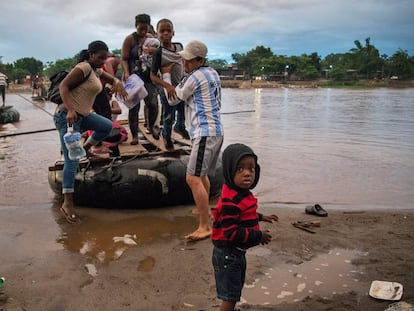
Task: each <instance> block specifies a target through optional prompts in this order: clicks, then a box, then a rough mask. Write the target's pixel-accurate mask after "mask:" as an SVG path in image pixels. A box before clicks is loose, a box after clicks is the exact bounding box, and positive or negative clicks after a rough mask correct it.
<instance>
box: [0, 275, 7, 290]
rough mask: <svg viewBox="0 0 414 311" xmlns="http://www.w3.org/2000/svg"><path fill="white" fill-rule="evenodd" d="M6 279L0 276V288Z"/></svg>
mask: <svg viewBox="0 0 414 311" xmlns="http://www.w3.org/2000/svg"><path fill="white" fill-rule="evenodd" d="M5 281H6V279H5V278H4V277H1V278H0V288H1V287H2V286H3V283H4V282H5Z"/></svg>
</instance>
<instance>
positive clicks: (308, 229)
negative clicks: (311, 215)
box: [292, 222, 316, 233]
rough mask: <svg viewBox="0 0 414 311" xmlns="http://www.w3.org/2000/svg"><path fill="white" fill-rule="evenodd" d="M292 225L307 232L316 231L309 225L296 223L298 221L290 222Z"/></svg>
mask: <svg viewBox="0 0 414 311" xmlns="http://www.w3.org/2000/svg"><path fill="white" fill-rule="evenodd" d="M292 226H293V227H295V228H298V229H301V230H303V231H307V232H309V233H316V232H315V231H313V230H312V229H310V228H309V227H305V226H303V225H301V224H300V223H298V222H292Z"/></svg>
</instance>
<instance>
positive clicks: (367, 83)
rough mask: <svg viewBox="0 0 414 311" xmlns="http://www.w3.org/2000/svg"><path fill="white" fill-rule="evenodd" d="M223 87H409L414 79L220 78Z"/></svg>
mask: <svg viewBox="0 0 414 311" xmlns="http://www.w3.org/2000/svg"><path fill="white" fill-rule="evenodd" d="M221 85H222V87H223V88H239V89H249V88H318V87H323V88H327V87H329V88H374V87H392V88H411V87H414V81H395V80H383V81H375V80H360V81H343V82H342V81H327V80H314V81H265V80H253V81H250V80H221Z"/></svg>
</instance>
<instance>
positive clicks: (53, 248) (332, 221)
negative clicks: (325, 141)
mask: <svg viewBox="0 0 414 311" xmlns="http://www.w3.org/2000/svg"><path fill="white" fill-rule="evenodd" d="M57 206H58V205H57V203H55V204H53V205H52V206H45V205H39V206H32V207H28V208H26V209H23V208H21V207H19V208H16V207H4V206H3V207H1V208H0V236H1V244H2V247H1V256H0V258H1V260H0V261H1V265H0V275H1V276H4V277H6V282H5V284H4V286H3V287H2V288H1V289H0V293H1V294H0V309H1V310H218V309H219V304H220V301H218V300H217V299H216V298H215V286H214V276H213V271H212V266H211V251H212V245H211V242H210V241H209V240H204V241H200V242H197V243H187V242H186V241H185V240H184V239H183V236H184V235H185V233H187V232H188V231H190V230H191V229H192V228H194V227H195V226H196V224H197V219H196V217H195V216H193V215H191V213H190V210H191V207H189V206H186V207H175V208H162V209H155V210H145V211H123V212H122V213H120V212H119V211H118V212H117V213H114V212H111V211H108V210H102V214H101V215H102V216H101V217H98V218H96V211H95V212H94V211H93V210H92V209H87V208H82V209H79V210H78V211H79V214H80V216H81V217H82V219H83V221H82V224H80V225H75V226H73V225H69V224H66V223H65V222H64V221H63V219H62V217H61V216H60V214H59V213H58V212H57V210H58V209H57ZM327 210H328V212H329V216H328V217H327V218H319V217H316V216H311V215H306V214H305V213H304V210H303V209H302V208H301V207H297V206H296V207H295V208H291V207H272V208H271V210H269V208H268V207H266V208H264V209H263V208H262V211H263V212H265V213H267V212H275V213H276V214H277V215H278V216H279V217H280V221H279V223H277V224H274V225H271V224H263V225H262V228H265V229H266V228H267V229H269V230H270V231H271V234H272V235H273V241H272V242H271V243H270V244H269V245H267V246H257V247H255V248H252V249H251V250H250V251H249V252H248V255H247V261H248V269H247V280H246V284H248V285H247V286H246V288H245V289H244V292H243V294H244V296H246V295H247V296H249V295H250V297H252V296H251V294H252V291H253V296H254V297H256V298H257V299H256V300H258V302H257V301H256V302H255V303H254V304H251V303H249V301H248V300H247V302H246V303H244V304H241V305H240V308H241V309H242V310H384V309H385V308H386V307H387V306H388V305H389V304H390V303H391V302H390V301H381V300H377V299H373V298H371V297H370V296H369V295H368V291H369V287H370V284H371V282H372V281H373V280H384V281H394V282H399V283H401V284H402V285H403V286H404V293H403V297H402V300H403V301H405V302H408V303H411V304H413V303H414V284H413V282H412V280H413V279H414V253H413V251H412V249H413V247H414V240H413V235H414V233H413V229H412V228H413V227H414V211H413V210H398V211H397V210H389V211H385V210H384V211H371V210H370V211H368V210H365V211H358V210H355V209H354V210H352V212H346V211H344V210H333V209H329V208H327ZM297 220H320V221H321V226H320V227H318V228H314V231H315V232H316V233H314V234H312V233H308V232H306V231H302V230H300V229H297V228H295V227H293V226H292V225H291V223H292V222H294V221H297ZM120 223H123V224H125V226H124V227H123V228H120V226H119V224H120ZM125 234H131V239H132V240H134V241H135V242H136V243H137V244H136V245H128V244H125V243H124V242H122V241H121V242H114V239H113V238H114V237H115V236H121V237H122V236H123V235H125ZM105 236H106V238H105ZM98 237H99V238H98ZM341 253H343V254H345V257H344V258H343V260H342V259H340V260H339V262H340V264H342V266H344V265H345V267H342V268H344V269H345V272H343V271H339V270H335V269H340V268H335V267H336V266H335V264H336V263H335V262H333V261H331V260H330V259H329V255H331V256H340V255H341ZM321 256H322V257H321ZM323 256H325V257H323ZM347 256H348V257H347ZM321 258H322V259H321ZM338 258H341V257H338ZM337 261H338V260H337ZM342 261H343V262H342ZM312 263H315V264H316V265H318V266H319V267H318V268H316V267H315V266H312ZM347 265H348V267H347ZM342 268H341V269H342ZM95 269H96V271H95ZM278 269H279V270H278ZM333 270H334V271H333ZM274 271H276V272H274ZM277 271H279V272H277ZM315 271H316V272H315ZM346 271H347V272H346ZM272 273H273V281H272V282H273V283H270V284H273V286H269V283H267V284H268V285H266V286H264V285H261V282H263V280H264V279H265V278H269V274H270V275H272ZM346 274H351V276H349V275H346ZM341 278H343V279H346V278H348V279H347V281H343V280H342V279H341ZM255 281H256V283H255ZM286 283H287V284H286ZM293 283H295V284H293ZM296 283H297V284H296ZM323 283H330V284H332V285H330V288H329V290H328V293H327V292H326V289H325V290H323V289H322V288H323ZM254 284H256V286H255V285H254ZM304 284H305V285H304ZM289 286H290V287H291V286H293V287H294V288H295V289H296V290H295V291H292V290H290V291H289V290H287V289H286V291H284V292H281V291H280V288H281V287H286V288H289ZM254 287H256V291H254ZM260 292H263V293H260ZM289 292H290V294H288V293H289ZM263 295H266V296H263ZM278 297H279V298H278ZM265 303H268V304H266V305H264V304H265Z"/></svg>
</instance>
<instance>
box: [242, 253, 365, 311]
mask: <svg viewBox="0 0 414 311" xmlns="http://www.w3.org/2000/svg"><path fill="white" fill-rule="evenodd" d="M249 253H250V252H249ZM249 255H250V256H254V255H256V256H257V255H258V254H255V253H250V254H249ZM259 255H260V254H259ZM366 255H367V254H366V253H361V252H358V251H352V250H345V249H333V250H331V251H330V252H329V253H327V254H322V255H319V256H317V257H315V258H313V259H312V260H311V261H309V262H304V263H302V264H300V265H289V264H282V265H280V264H278V265H277V266H276V267H273V268H270V269H268V270H267V271H266V272H265V275H264V276H263V277H260V278H258V279H256V280H255V281H254V282H253V283H251V284H246V285H245V287H244V289H243V293H242V296H243V297H242V302H244V303H248V304H253V305H266V304H278V303H282V302H296V301H300V300H302V299H303V298H305V297H306V296H309V295H318V296H320V297H330V296H332V295H336V294H341V293H344V292H349V291H360V290H361V289H362V288H361V285H360V283H359V278H360V276H361V274H363V271H361V270H358V268H357V267H356V266H354V265H352V260H353V259H355V258H356V257H357V256H366ZM280 280H283V282H281V281H280Z"/></svg>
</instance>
